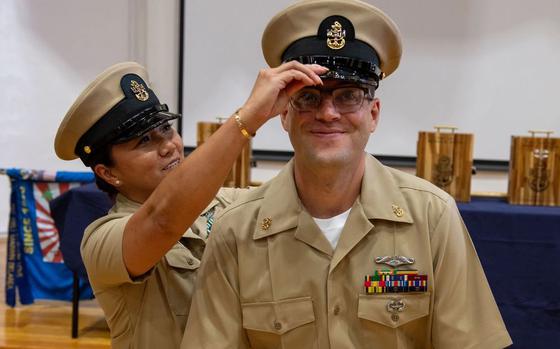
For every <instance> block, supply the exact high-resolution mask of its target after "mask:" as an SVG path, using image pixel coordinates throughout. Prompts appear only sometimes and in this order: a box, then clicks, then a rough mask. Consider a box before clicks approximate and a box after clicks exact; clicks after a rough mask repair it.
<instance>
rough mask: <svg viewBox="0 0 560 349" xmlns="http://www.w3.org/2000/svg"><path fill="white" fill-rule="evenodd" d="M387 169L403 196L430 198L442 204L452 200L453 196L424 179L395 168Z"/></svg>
mask: <svg viewBox="0 0 560 349" xmlns="http://www.w3.org/2000/svg"><path fill="white" fill-rule="evenodd" d="M385 168H386V169H387V171H388V173H389V174H390V175H391V176H392V177H393V179H394V180H395V184H396V185H397V186H398V187H399V189H400V190H401V191H402V192H403V194H404V193H406V194H409V195H420V196H428V197H432V198H434V199H436V200H440V201H442V202H448V201H449V200H450V199H451V196H450V195H449V194H448V193H447V192H445V191H444V190H443V189H441V188H439V187H437V186H435V185H434V184H432V183H430V182H429V181H427V180H425V179H423V178H420V177H417V176H415V175H413V174H410V173H406V172H404V171H401V170H398V169H395V168H391V167H385Z"/></svg>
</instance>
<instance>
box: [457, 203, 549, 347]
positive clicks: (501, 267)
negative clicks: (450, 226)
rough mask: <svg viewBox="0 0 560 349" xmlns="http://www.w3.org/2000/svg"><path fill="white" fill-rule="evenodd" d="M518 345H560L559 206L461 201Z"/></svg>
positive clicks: (465, 219)
mask: <svg viewBox="0 0 560 349" xmlns="http://www.w3.org/2000/svg"><path fill="white" fill-rule="evenodd" d="M458 207H459V210H460V211H461V215H462V217H463V219H464V221H465V224H466V225H467V227H468V229H469V232H470V234H471V237H472V240H473V242H474V245H475V247H476V250H477V252H478V255H479V258H480V260H481V263H482V265H483V267H484V271H485V273H486V277H487V278H488V282H489V283H490V287H491V288H492V292H493V293H494V297H495V298H496V302H497V304H498V307H499V308H500V311H501V313H502V317H503V319H504V321H505V323H506V326H507V328H508V330H509V333H510V335H511V337H512V339H513V343H514V345H513V346H512V347H511V348H531V349H533V348H554V347H558V346H559V345H560V207H537V206H517V205H509V204H508V203H506V201H505V199H497V198H473V200H472V201H471V202H470V203H459V204H458Z"/></svg>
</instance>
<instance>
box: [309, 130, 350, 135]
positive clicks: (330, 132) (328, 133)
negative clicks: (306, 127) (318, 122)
mask: <svg viewBox="0 0 560 349" xmlns="http://www.w3.org/2000/svg"><path fill="white" fill-rule="evenodd" d="M343 133H344V131H339V130H325V131H311V134H313V135H315V136H335V135H341V134H343Z"/></svg>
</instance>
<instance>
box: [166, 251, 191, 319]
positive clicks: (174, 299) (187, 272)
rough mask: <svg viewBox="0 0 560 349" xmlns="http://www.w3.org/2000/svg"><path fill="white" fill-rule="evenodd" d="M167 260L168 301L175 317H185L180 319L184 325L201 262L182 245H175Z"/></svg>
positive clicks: (168, 253)
mask: <svg viewBox="0 0 560 349" xmlns="http://www.w3.org/2000/svg"><path fill="white" fill-rule="evenodd" d="M165 260H166V262H167V263H166V264H167V265H166V268H165V275H166V279H167V282H166V283H165V289H166V290H167V301H168V303H169V305H170V307H171V310H172V311H173V313H175V315H177V316H181V317H184V319H178V320H179V322H180V323H181V325H183V322H185V323H186V315H188V313H189V308H190V305H191V300H192V296H193V293H194V285H195V282H196V273H197V270H198V268H199V267H200V260H198V259H197V258H196V257H194V256H193V255H192V253H191V252H190V251H189V250H188V249H187V248H185V247H184V246H182V245H175V247H173V248H172V249H171V250H170V251H169V252H167V254H166V255H165Z"/></svg>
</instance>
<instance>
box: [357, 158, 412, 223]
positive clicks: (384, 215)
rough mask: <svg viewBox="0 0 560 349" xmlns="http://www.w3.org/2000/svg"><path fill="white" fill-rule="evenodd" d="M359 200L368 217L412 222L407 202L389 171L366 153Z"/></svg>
mask: <svg viewBox="0 0 560 349" xmlns="http://www.w3.org/2000/svg"><path fill="white" fill-rule="evenodd" d="M360 201H361V203H362V207H363V209H364V213H365V214H366V217H367V218H368V219H382V220H387V221H394V222H402V223H413V221H412V216H411V215H410V210H409V209H408V204H407V201H406V199H405V198H404V196H403V194H402V192H401V188H400V187H399V185H398V183H397V182H396V180H395V177H394V176H393V174H392V173H391V171H390V170H389V169H388V168H387V167H385V166H384V165H382V164H381V163H380V162H379V161H378V160H377V159H376V158H374V157H373V156H371V155H366V171H365V174H364V179H363V181H362V191H361V193H360Z"/></svg>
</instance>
